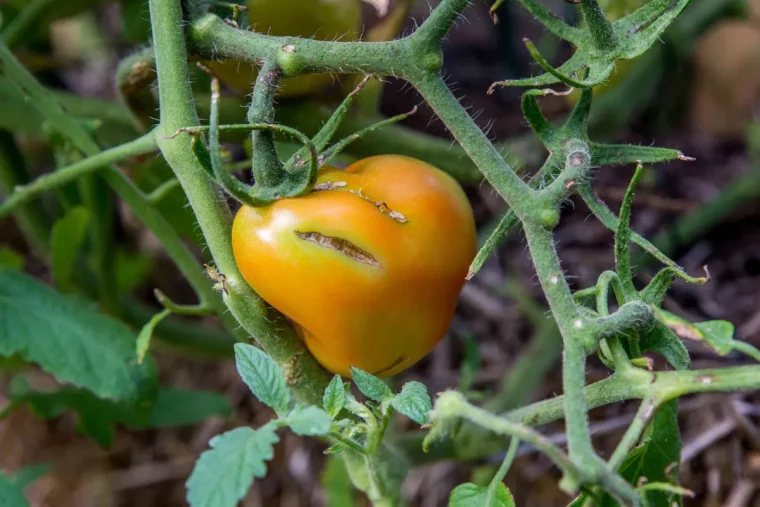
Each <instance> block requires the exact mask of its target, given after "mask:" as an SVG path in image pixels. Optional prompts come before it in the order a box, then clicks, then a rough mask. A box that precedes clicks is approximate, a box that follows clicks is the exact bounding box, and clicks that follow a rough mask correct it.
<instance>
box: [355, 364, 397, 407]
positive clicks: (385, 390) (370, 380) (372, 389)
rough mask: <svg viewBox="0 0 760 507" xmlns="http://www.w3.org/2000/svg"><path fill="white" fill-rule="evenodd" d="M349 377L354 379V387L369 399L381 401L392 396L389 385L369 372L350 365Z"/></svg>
mask: <svg viewBox="0 0 760 507" xmlns="http://www.w3.org/2000/svg"><path fill="white" fill-rule="evenodd" d="M351 377H352V378H353V379H354V382H355V383H356V387H358V388H359V390H360V391H361V392H362V393H363V394H364V396H366V397H367V398H369V399H371V400H375V401H379V402H383V401H385V400H387V399H389V398H391V397H392V396H393V391H391V389H390V387H388V386H387V385H385V382H383V381H382V380H380V379H379V378H377V377H375V376H374V375H372V374H371V373H367V372H366V371H364V370H360V369H359V368H355V367H353V366H352V367H351Z"/></svg>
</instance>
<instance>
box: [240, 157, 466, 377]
mask: <svg viewBox="0 0 760 507" xmlns="http://www.w3.org/2000/svg"><path fill="white" fill-rule="evenodd" d="M232 247H233V251H234V254H235V260H236V262H237V265H238V267H239V268H240V271H241V272H242V274H243V277H244V278H245V279H246V281H247V282H248V284H249V285H250V286H251V287H252V288H253V289H254V290H255V291H256V292H257V293H258V294H259V295H261V297H263V298H264V300H266V301H267V302H268V303H269V304H271V305H272V306H273V307H275V308H276V309H277V310H279V311H280V312H282V313H283V314H285V315H286V316H288V317H289V318H290V319H291V320H293V322H294V323H295V324H296V328H297V330H298V332H299V334H300V335H301V336H302V338H303V339H304V341H305V343H306V346H307V347H308V348H309V350H310V351H311V353H312V354H313V355H314V357H315V358H316V359H317V360H318V361H319V362H320V363H321V364H322V365H323V366H324V367H325V368H327V369H328V370H330V371H332V372H334V373H339V374H341V375H344V376H348V375H349V368H350V367H351V366H356V367H358V368H361V369H363V370H365V371H368V372H370V373H373V374H375V375H378V376H381V377H385V376H389V375H393V374H396V373H399V372H401V371H403V370H405V369H406V368H408V367H409V366H411V365H412V364H414V363H416V362H417V361H419V360H420V359H421V358H422V357H424V356H425V355H426V354H428V353H429V352H430V351H431V350H432V348H433V347H434V346H435V345H436V344H437V343H438V341H440V339H441V338H442V337H443V335H444V334H445V333H446V330H447V328H448V326H449V323H450V321H451V317H452V315H453V313H454V308H455V305H456V301H457V298H458V295H459V291H460V290H461V288H462V285H463V284H464V281H465V276H466V275H467V270H468V267H469V265H470V262H471V261H472V259H473V258H474V256H475V249H476V237H475V223H474V219H473V216H472V210H471V208H470V205H469V203H468V201H467V198H466V197H465V195H464V192H463V191H462V189H461V188H460V186H459V184H458V183H457V182H456V181H455V180H454V179H453V178H451V177H450V176H449V175H447V174H445V173H443V172H441V171H439V170H438V169H436V168H434V167H432V166H430V165H428V164H426V163H424V162H421V161H418V160H414V159H411V158H407V157H402V156H395V155H381V156H376V157H370V158H367V159H363V160H360V161H358V162H356V163H354V164H352V165H351V166H349V167H348V168H346V169H345V170H339V169H335V168H324V169H323V170H322V171H321V172H320V175H319V178H318V180H317V184H316V186H315V187H314V190H313V191H312V192H311V193H309V194H307V195H305V196H303V197H298V198H290V199H282V200H279V201H276V202H274V203H273V204H270V205H268V206H264V207H261V208H252V207H248V206H243V207H242V208H241V209H240V211H239V212H238V214H237V216H236V217H235V222H234V225H233V228H232Z"/></svg>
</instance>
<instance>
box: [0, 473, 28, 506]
mask: <svg viewBox="0 0 760 507" xmlns="http://www.w3.org/2000/svg"><path fill="white" fill-rule="evenodd" d="M0 505H2V506H3V507H27V506H28V505H29V503H28V502H27V501H26V498H24V491H23V489H22V488H21V487H19V486H18V485H16V484H14V483H13V481H12V480H11V478H10V477H8V476H7V475H5V474H3V473H2V472H0Z"/></svg>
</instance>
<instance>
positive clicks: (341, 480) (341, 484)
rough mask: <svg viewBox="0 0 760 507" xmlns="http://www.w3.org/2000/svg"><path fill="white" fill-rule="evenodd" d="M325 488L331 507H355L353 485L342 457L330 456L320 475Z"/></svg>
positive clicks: (328, 503)
mask: <svg viewBox="0 0 760 507" xmlns="http://www.w3.org/2000/svg"><path fill="white" fill-rule="evenodd" d="M320 479H321V482H322V487H323V488H324V490H325V496H326V497H327V498H326V500H327V501H326V502H325V503H326V505H329V506H330V507H353V506H354V505H356V502H355V501H354V491H353V485H352V484H351V477H350V476H349V475H348V471H347V470H346V465H345V463H344V461H343V459H342V458H339V457H335V456H328V458H327V463H325V467H324V471H323V472H322V476H321V477H320Z"/></svg>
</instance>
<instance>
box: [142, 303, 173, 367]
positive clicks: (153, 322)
mask: <svg viewBox="0 0 760 507" xmlns="http://www.w3.org/2000/svg"><path fill="white" fill-rule="evenodd" d="M170 313H171V312H170V311H169V310H164V311H162V312H160V313H157V314H155V315H154V316H153V317H151V319H150V320H149V321H148V322H146V323H145V325H144V326H143V327H142V329H141V330H140V333H139V334H138V335H137V362H138V363H140V364H142V362H143V360H144V359H145V354H147V353H148V349H149V348H150V339H151V337H152V336H153V331H154V330H155V329H156V326H157V325H158V323H159V322H161V321H162V320H164V319H165V318H166V317H167V316H168V315H169V314H170Z"/></svg>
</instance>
